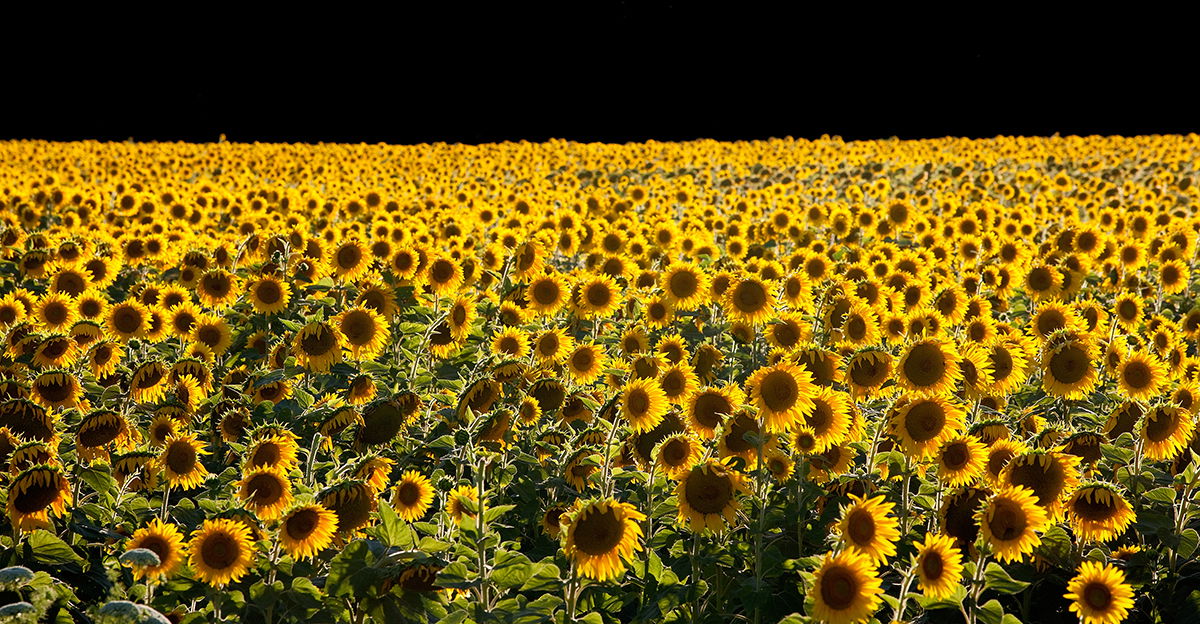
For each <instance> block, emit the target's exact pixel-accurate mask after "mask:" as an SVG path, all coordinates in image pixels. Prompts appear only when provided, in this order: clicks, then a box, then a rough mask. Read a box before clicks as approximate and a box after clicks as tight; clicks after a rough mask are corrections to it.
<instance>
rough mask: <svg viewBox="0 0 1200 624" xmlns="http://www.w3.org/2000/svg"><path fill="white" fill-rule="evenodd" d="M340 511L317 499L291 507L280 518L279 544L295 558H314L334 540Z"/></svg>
mask: <svg viewBox="0 0 1200 624" xmlns="http://www.w3.org/2000/svg"><path fill="white" fill-rule="evenodd" d="M337 524H338V517H337V514H335V513H333V512H332V511H329V510H328V509H326V508H325V507H324V506H322V505H320V504H317V503H308V504H304V505H300V506H298V507H294V508H292V509H291V510H289V511H288V512H287V513H286V514H285V515H284V516H283V518H282V519H281V520H280V521H279V545H280V546H281V547H282V548H283V551H284V552H286V553H287V554H289V555H291V556H292V557H294V558H296V559H311V558H313V557H315V556H317V553H319V552H321V551H322V550H324V549H325V548H327V547H328V546H329V544H330V543H332V542H333V535H334V533H335V532H336V531H337Z"/></svg>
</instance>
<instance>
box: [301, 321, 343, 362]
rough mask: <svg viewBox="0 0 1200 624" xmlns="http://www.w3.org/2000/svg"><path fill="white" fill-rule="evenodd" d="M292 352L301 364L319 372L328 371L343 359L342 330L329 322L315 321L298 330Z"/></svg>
mask: <svg viewBox="0 0 1200 624" xmlns="http://www.w3.org/2000/svg"><path fill="white" fill-rule="evenodd" d="M292 353H294V354H295V355H296V363H297V364H299V365H300V366H303V367H305V368H307V369H309V370H312V371H314V372H318V373H324V372H328V371H329V368H330V367H331V366H333V365H334V364H335V363H337V362H339V361H341V359H342V348H341V332H339V331H337V330H336V329H334V328H333V327H331V326H330V325H329V324H328V323H324V322H321V321H313V322H311V323H309V324H308V325H305V326H304V328H303V329H301V330H300V331H299V332H296V338H295V341H294V342H293V344H292Z"/></svg>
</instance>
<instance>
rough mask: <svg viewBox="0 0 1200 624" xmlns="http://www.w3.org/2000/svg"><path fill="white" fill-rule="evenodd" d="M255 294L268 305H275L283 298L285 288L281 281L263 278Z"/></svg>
mask: <svg viewBox="0 0 1200 624" xmlns="http://www.w3.org/2000/svg"><path fill="white" fill-rule="evenodd" d="M254 292H255V294H256V295H257V296H258V300H259V301H261V302H263V303H264V304H266V305H274V304H276V303H279V301H280V300H281V299H283V289H282V288H280V286H279V283H278V282H275V281H272V280H263V281H261V282H259V283H258V288H256V289H255V291H254Z"/></svg>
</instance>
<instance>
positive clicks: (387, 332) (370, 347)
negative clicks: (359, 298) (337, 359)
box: [333, 306, 391, 360]
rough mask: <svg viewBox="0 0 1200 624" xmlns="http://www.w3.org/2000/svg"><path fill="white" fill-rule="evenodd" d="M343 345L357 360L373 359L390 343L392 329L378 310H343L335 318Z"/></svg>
mask: <svg viewBox="0 0 1200 624" xmlns="http://www.w3.org/2000/svg"><path fill="white" fill-rule="evenodd" d="M333 326H334V327H336V328H337V330H338V331H339V332H340V333H341V340H340V342H341V343H342V346H343V347H345V348H346V349H348V350H349V351H350V355H351V357H353V358H354V359H356V360H371V359H374V358H375V356H377V355H379V352H380V351H381V350H382V349H383V348H384V347H386V346H387V345H388V344H389V341H390V336H391V329H390V328H389V327H388V324H387V321H385V320H384V319H383V317H382V316H380V315H379V313H378V312H376V311H374V310H372V309H371V308H367V307H361V306H359V307H353V308H348V309H346V310H343V311H342V312H341V313H340V314H338V315H337V316H335V317H334V318H333Z"/></svg>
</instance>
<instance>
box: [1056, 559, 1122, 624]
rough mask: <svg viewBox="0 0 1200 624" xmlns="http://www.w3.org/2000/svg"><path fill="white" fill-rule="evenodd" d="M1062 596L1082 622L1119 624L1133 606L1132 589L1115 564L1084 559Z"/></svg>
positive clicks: (1089, 623) (1087, 623)
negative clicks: (1069, 602) (1068, 601)
mask: <svg viewBox="0 0 1200 624" xmlns="http://www.w3.org/2000/svg"><path fill="white" fill-rule="evenodd" d="M1063 597H1064V598H1066V599H1067V600H1070V601H1071V605H1070V609H1071V612H1072V613H1077V614H1079V618H1080V620H1081V621H1082V622H1083V624H1120V622H1124V621H1125V618H1126V617H1128V616H1129V611H1130V609H1132V608H1133V604H1134V601H1133V588H1132V587H1130V586H1129V584H1128V583H1126V582H1125V573H1124V572H1122V571H1121V569H1120V568H1117V567H1116V566H1112V565H1108V564H1103V563H1100V562H1096V561H1084V562H1083V563H1082V564H1081V565H1080V566H1079V574H1077V575H1076V576H1075V577H1074V578H1072V579H1071V580H1070V582H1068V583H1067V593H1066V594H1064V595H1063Z"/></svg>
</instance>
